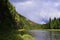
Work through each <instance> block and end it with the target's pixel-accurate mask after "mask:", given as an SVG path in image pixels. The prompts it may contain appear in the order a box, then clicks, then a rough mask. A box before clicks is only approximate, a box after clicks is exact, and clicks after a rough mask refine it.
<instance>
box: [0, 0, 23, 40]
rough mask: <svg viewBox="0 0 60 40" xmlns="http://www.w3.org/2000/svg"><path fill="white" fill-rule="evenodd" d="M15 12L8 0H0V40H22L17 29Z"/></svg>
mask: <svg viewBox="0 0 60 40" xmlns="http://www.w3.org/2000/svg"><path fill="white" fill-rule="evenodd" d="M16 14H17V12H16V10H15V8H14V6H13V5H11V4H10V2H9V0H0V40H22V38H21V37H20V36H19V35H20V33H19V32H18V30H17V29H18V28H17V27H18V25H17V24H18V22H17V20H18V19H17V20H16V19H15V17H16V16H15V15H16ZM17 18H18V17H17Z"/></svg>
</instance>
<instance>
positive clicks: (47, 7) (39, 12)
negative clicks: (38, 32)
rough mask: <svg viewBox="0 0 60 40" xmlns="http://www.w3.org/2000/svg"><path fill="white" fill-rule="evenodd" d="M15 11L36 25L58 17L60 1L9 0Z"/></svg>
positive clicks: (59, 14) (59, 15)
mask: <svg viewBox="0 0 60 40" xmlns="http://www.w3.org/2000/svg"><path fill="white" fill-rule="evenodd" d="M10 2H11V3H12V4H13V5H14V6H15V8H16V11H17V12H18V13H19V14H21V15H23V16H25V17H26V18H28V19H30V20H31V21H33V22H35V23H38V24H45V23H46V22H48V20H49V18H51V19H54V17H56V18H59V17H60V0H10Z"/></svg>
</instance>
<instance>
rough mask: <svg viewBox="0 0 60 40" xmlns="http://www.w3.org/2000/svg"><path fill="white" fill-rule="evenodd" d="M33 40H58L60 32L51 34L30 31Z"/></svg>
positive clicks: (41, 31)
mask: <svg viewBox="0 0 60 40" xmlns="http://www.w3.org/2000/svg"><path fill="white" fill-rule="evenodd" d="M29 32H30V33H31V34H32V36H34V37H35V40H60V32H56V31H55V32H52V31H45V30H30V31H29Z"/></svg>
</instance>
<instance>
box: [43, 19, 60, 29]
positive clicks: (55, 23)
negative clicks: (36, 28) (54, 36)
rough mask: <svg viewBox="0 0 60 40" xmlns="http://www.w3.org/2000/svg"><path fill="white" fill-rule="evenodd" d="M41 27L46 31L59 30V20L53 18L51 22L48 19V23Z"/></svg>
mask: <svg viewBox="0 0 60 40" xmlns="http://www.w3.org/2000/svg"><path fill="white" fill-rule="evenodd" d="M43 26H44V27H46V28H47V29H60V18H54V19H53V20H52V19H51V18H50V19H49V22H48V23H46V24H45V25H43Z"/></svg>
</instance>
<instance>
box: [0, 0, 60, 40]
mask: <svg viewBox="0 0 60 40" xmlns="http://www.w3.org/2000/svg"><path fill="white" fill-rule="evenodd" d="M34 29H60V18H58V19H57V18H54V19H53V20H51V18H50V19H49V22H47V23H46V24H37V23H34V22H32V21H30V20H29V19H27V18H26V17H24V16H22V15H20V14H19V13H18V12H17V11H16V10H15V7H14V6H13V5H12V4H11V3H10V2H9V0H0V40H25V37H24V36H27V37H28V36H29V37H31V38H32V35H31V34H29V32H28V30H34ZM32 39H33V38H32Z"/></svg>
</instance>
